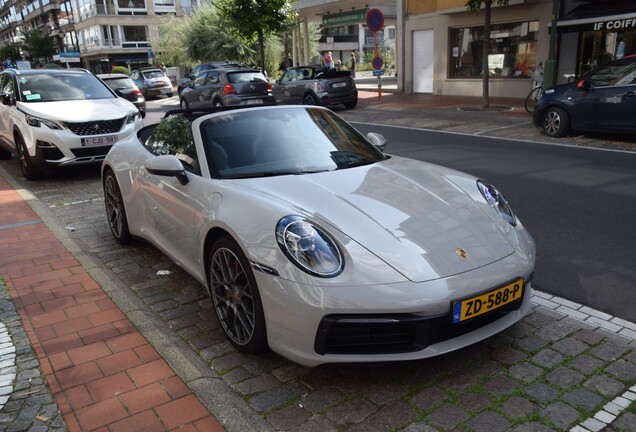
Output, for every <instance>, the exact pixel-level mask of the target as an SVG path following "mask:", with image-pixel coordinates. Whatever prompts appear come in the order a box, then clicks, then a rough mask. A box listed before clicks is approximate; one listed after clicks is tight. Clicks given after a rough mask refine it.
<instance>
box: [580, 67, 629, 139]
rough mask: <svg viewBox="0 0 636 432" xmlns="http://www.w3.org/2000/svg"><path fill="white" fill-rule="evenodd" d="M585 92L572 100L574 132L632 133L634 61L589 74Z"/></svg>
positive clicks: (582, 91) (581, 91)
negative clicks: (575, 130) (609, 131)
mask: <svg viewBox="0 0 636 432" xmlns="http://www.w3.org/2000/svg"><path fill="white" fill-rule="evenodd" d="M589 82H590V87H589V89H588V90H583V89H581V90H580V91H577V92H576V95H575V96H574V98H573V100H572V103H573V105H572V127H573V128H574V129H582V130H586V129H595V130H623V131H625V130H632V129H634V128H635V127H636V62H632V63H628V64H611V65H608V66H606V67H605V68H601V69H599V70H598V71H596V72H594V73H592V74H591V75H590V77H589Z"/></svg>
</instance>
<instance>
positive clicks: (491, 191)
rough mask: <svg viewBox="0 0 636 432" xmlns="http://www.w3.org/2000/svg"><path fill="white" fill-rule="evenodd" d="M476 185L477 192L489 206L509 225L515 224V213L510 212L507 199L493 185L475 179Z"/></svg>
mask: <svg viewBox="0 0 636 432" xmlns="http://www.w3.org/2000/svg"><path fill="white" fill-rule="evenodd" d="M477 187H478V188H479V192H481V194H482V195H483V196H484V199H485V200H486V202H487V203H488V204H490V206H491V207H492V208H493V209H495V211H496V212H497V213H499V215H500V216H501V217H502V218H504V220H505V221H506V222H508V223H509V224H510V225H512V226H515V225H517V218H516V217H515V214H514V213H513V212H512V209H511V208H510V205H508V201H506V199H505V198H504V197H503V195H502V194H501V192H499V191H498V190H497V188H495V187H494V186H493V185H491V184H488V183H484V182H483V181H481V180H478V181H477Z"/></svg>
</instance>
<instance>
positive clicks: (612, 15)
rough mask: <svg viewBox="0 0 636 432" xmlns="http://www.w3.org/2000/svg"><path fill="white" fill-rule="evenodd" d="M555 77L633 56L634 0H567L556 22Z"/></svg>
mask: <svg viewBox="0 0 636 432" xmlns="http://www.w3.org/2000/svg"><path fill="white" fill-rule="evenodd" d="M557 32H558V34H559V54H558V61H559V68H558V69H559V77H558V81H559V82H562V81H563V79H564V75H569V74H571V75H576V76H580V75H582V74H584V73H586V72H588V71H590V70H592V69H594V68H596V67H597V66H600V65H602V64H603V63H607V62H609V61H612V60H615V59H618V58H621V57H624V56H626V55H630V54H636V4H635V3H634V0H605V1H603V0H594V1H591V0H570V1H566V2H565V7H564V11H563V16H562V18H560V19H559V21H558V23H557Z"/></svg>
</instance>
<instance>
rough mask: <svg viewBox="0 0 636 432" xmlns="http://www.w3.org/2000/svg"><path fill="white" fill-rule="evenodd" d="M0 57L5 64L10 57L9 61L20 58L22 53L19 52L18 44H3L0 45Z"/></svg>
mask: <svg viewBox="0 0 636 432" xmlns="http://www.w3.org/2000/svg"><path fill="white" fill-rule="evenodd" d="M0 59H2V63H3V65H6V63H5V61H6V60H7V59H11V62H15V61H16V60H22V54H21V53H20V45H17V44H14V45H4V46H1V47H0Z"/></svg>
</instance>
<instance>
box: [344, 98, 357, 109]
mask: <svg viewBox="0 0 636 432" xmlns="http://www.w3.org/2000/svg"><path fill="white" fill-rule="evenodd" d="M357 105H358V100H357V99H356V100H354V101H350V102H345V103H344V106H345V108H346V109H354V108H355V107H356V106H357Z"/></svg>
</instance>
